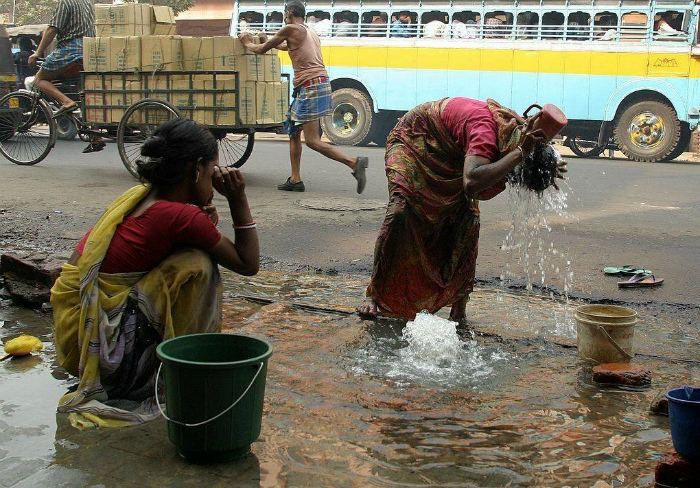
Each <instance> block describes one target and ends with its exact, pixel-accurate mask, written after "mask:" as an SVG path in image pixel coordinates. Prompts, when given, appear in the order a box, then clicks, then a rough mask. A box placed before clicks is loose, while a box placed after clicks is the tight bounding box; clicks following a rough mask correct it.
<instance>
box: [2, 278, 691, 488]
mask: <svg viewBox="0 0 700 488" xmlns="http://www.w3.org/2000/svg"><path fill="white" fill-rule="evenodd" d="M224 278H225V287H226V290H227V298H226V300H225V307H224V324H225V332H236V333H244V334H250V335H253V336H263V337H266V338H268V339H270V340H271V341H272V343H273V345H274V347H275V353H274V355H273V356H272V358H271V361H270V363H269V370H268V380H267V385H268V387H267V393H266V401H265V412H264V420H263V431H262V435H261V439H260V441H259V442H257V443H255V444H254V445H253V453H254V456H252V457H250V458H249V461H245V462H241V463H231V464H226V465H223V466H220V467H217V466H207V467H198V466H190V465H186V464H184V463H183V462H181V461H180V460H178V459H177V456H176V455H175V454H174V448H173V446H172V445H170V443H169V442H168V441H167V438H165V437H164V436H165V423H164V422H156V423H152V424H149V425H148V426H145V427H142V428H139V429H120V430H116V431H109V430H105V431H99V432H95V431H92V432H77V431H74V430H72V429H70V428H69V427H66V425H65V419H64V418H63V417H61V416H58V417H57V416H56V414H55V407H56V402H57V401H58V398H59V397H60V396H61V395H62V394H63V393H64V392H65V391H66V389H67V388H68V386H69V385H70V384H71V381H69V380H67V379H66V377H65V376H63V375H62V374H61V373H60V370H58V369H57V368H56V367H55V365H54V364H53V349H52V346H51V344H50V322H49V319H48V317H47V316H44V315H42V314H36V313H34V312H27V311H22V310H17V309H12V308H10V309H7V308H5V309H0V321H4V322H5V324H4V325H3V326H2V327H0V339H5V338H8V337H13V336H14V335H18V334H19V333H32V334H34V335H38V336H39V337H40V338H41V339H42V340H43V341H45V346H46V349H45V351H43V352H42V353H41V354H40V355H38V359H40V362H36V363H33V364H29V363H27V365H28V366H27V368H26V369H22V370H19V369H13V368H15V366H16V365H18V364H19V363H8V362H4V363H0V391H2V392H3V395H2V402H3V403H0V409H2V411H3V413H4V415H3V417H2V419H0V460H2V458H3V452H11V453H12V454H11V455H12V456H15V457H17V458H22V459H29V460H31V459H43V460H47V462H51V463H53V464H54V465H55V466H59V467H66V468H70V469H72V470H78V471H79V472H80V473H90V475H95V476H97V475H101V474H102V472H103V471H106V470H107V469H111V470H113V471H110V473H111V475H113V476H126V475H128V476H129V479H139V480H142V481H143V483H142V484H143V486H164V485H165V483H164V482H163V480H162V479H159V478H156V477H154V475H153V473H154V472H159V473H160V472H161V471H163V472H167V473H174V474H171V475H170V476H177V477H178V478H179V479H182V480H197V483H199V484H196V485H195V486H209V485H211V486H221V477H222V476H224V477H227V476H233V475H234V474H236V475H240V476H246V478H245V480H246V481H245V483H244V482H242V481H241V482H239V484H240V485H241V486H261V487H276V486H295V487H296V486H299V487H301V486H312V487H315V486H333V487H363V488H364V487H409V486H424V485H433V486H464V487H470V486H484V487H503V486H522V487H526V486H551V487H564V486H582V487H590V486H593V485H594V484H595V483H596V482H598V481H605V482H606V483H608V484H610V485H612V486H630V487H631V486H651V482H652V479H653V477H650V476H652V474H653V470H654V467H655V465H656V463H657V462H658V460H659V459H660V457H661V456H662V455H663V454H664V453H665V452H666V451H667V450H668V449H669V448H670V446H671V442H670V438H669V433H668V421H667V420H666V419H659V418H656V417H650V416H649V415H648V413H647V408H648V405H649V402H650V401H651V400H652V399H653V398H654V396H655V395H656V393H657V390H660V389H665V388H666V387H667V386H668V385H675V384H682V383H687V382H693V379H697V378H698V377H700V367H698V365H695V364H681V363H674V362H672V361H662V360H652V359H648V358H644V357H641V358H638V359H637V362H639V363H640V364H642V365H644V366H645V367H648V368H650V369H652V371H653V373H654V382H655V387H654V389H652V390H649V391H645V392H626V391H625V392H622V391H610V390H604V389H601V388H599V387H597V386H594V385H593V384H592V382H591V380H590V374H589V373H587V372H586V371H585V370H582V365H581V364H580V363H579V361H578V359H577V357H576V351H575V350H574V349H567V348H562V347H559V346H556V345H553V344H551V343H549V342H545V341H542V334H536V333H533V332H532V331H531V330H530V327H529V325H528V318H532V319H533V320H534V321H535V323H537V324H538V325H543V326H547V325H548V324H549V325H550V326H552V330H551V332H550V337H551V338H552V339H556V341H557V342H566V341H567V340H568V341H570V342H571V341H572V338H571V337H570V336H567V335H566V333H564V332H562V330H561V329H560V328H558V327H554V325H553V324H555V323H556V321H555V319H554V318H555V317H556V316H557V315H556V314H558V313H561V311H560V308H559V307H561V306H562V304H560V303H557V302H554V301H552V299H551V298H550V297H547V296H544V297H539V296H536V295H534V294H533V295H531V296H530V297H529V298H528V297H526V296H522V295H519V294H517V293H511V292H507V291H503V290H499V289H488V288H480V289H477V290H476V291H475V293H474V294H473V296H472V300H471V301H470V304H469V305H468V316H469V320H470V324H469V325H470V327H471V329H469V328H468V329H464V328H453V327H452V326H448V325H446V324H445V323H444V322H435V321H434V320H427V321H422V320H418V321H415V322H414V323H413V324H411V325H409V326H408V327H404V326H405V324H404V323H402V322H396V321H376V322H374V321H362V320H360V319H359V318H357V317H355V316H352V315H345V314H341V313H330V312H324V311H322V310H321V308H335V309H338V310H340V311H347V310H349V309H350V308H351V307H352V306H354V305H355V304H356V303H357V302H358V301H359V300H360V299H361V298H362V293H363V291H364V280H363V279H360V278H345V277H342V278H340V277H328V276H324V275H301V274H294V275H281V274H275V273H269V272H264V273H261V274H260V275H258V276H256V277H253V278H243V277H235V276H233V275H231V274H228V273H226V274H224ZM498 294H500V297H501V298H500V300H497V299H496V297H497V296H498ZM239 296H255V297H257V298H258V299H260V300H259V302H252V301H247V300H242V299H240V298H236V297H239ZM260 301H262V302H264V303H260ZM269 302H272V303H269ZM299 304H303V305H305V306H307V308H306V309H302V308H299V307H298V306H297V305H299ZM308 307H316V308H315V309H313V308H308ZM562 320H563V319H562ZM645 321H648V324H649V325H648V326H646V328H645V329H643V330H644V333H643V334H641V342H642V348H645V347H648V348H649V349H650V350H654V351H656V352H661V353H672V352H677V353H679V354H686V353H687V354H691V353H692V354H696V353H695V351H696V347H697V344H696V343H694V342H693V341H692V340H690V341H686V342H685V343H681V344H678V343H671V342H668V343H666V342H665V339H664V338H665V337H672V336H673V337H677V338H678V337H684V336H685V335H690V336H691V337H693V338H696V337H697V332H696V331H694V330H693V328H692V326H691V325H689V324H687V323H681V322H679V321H678V320H677V318H676V317H674V316H673V315H668V314H666V315H663V314H659V315H658V316H656V317H652V316H645V314H642V322H643V323H644V322H645ZM474 329H475V330H477V331H482V332H485V333H486V334H487V335H480V334H479V333H474V332H473V330H474ZM491 333H498V334H499V335H500V336H501V337H497V336H490V335H488V334H491ZM674 334H675V336H674ZM660 338H661V339H660ZM5 412H7V413H5ZM125 463H126V464H125ZM124 465H128V466H129V470H127V471H128V473H125V474H122V475H120V474H119V473H124V471H125V470H124V469H123V467H124ZM159 470H160V471H159ZM251 471H253V473H252V475H251ZM241 479H243V478H241ZM217 483H219V484H218V485H217ZM76 486H78V485H76ZM106 486H119V484H114V485H110V484H106Z"/></svg>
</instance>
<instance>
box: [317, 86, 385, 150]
mask: <svg viewBox="0 0 700 488" xmlns="http://www.w3.org/2000/svg"><path fill="white" fill-rule="evenodd" d="M331 107H332V112H331V114H330V115H328V116H327V117H324V118H322V119H321V128H322V129H323V133H324V134H326V137H328V139H330V140H331V142H333V143H334V144H338V145H340V146H357V145H362V144H368V143H369V142H370V141H371V134H370V132H371V129H372V123H373V122H374V112H373V111H372V101H371V100H370V98H369V97H368V96H367V94H366V93H364V92H361V91H360V90H356V89H354V88H341V89H339V90H336V91H334V92H333V102H332V103H331Z"/></svg>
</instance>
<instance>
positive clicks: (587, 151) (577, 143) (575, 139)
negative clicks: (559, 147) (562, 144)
mask: <svg viewBox="0 0 700 488" xmlns="http://www.w3.org/2000/svg"><path fill="white" fill-rule="evenodd" d="M566 144H567V145H568V146H569V149H571V152H573V153H574V154H575V155H576V156H578V157H580V158H597V157H598V156H600V153H602V152H603V151H604V150H605V146H599V145H598V141H595V140H590V138H583V137H580V136H572V137H569V138H568V139H567V140H566Z"/></svg>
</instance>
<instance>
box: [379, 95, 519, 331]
mask: <svg viewBox="0 0 700 488" xmlns="http://www.w3.org/2000/svg"><path fill="white" fill-rule="evenodd" d="M443 101H444V100H438V101H434V102H428V103H424V104H422V105H419V106H418V107H416V108H414V109H413V110H411V111H410V112H408V113H407V114H406V115H405V116H404V117H403V118H402V119H401V120H400V121H399V122H398V124H397V125H396V127H394V129H393V130H392V131H391V133H390V134H389V137H388V140H387V148H386V174H387V178H388V180H389V204H388V207H387V212H386V217H385V220H384V223H383V224H382V227H381V229H380V231H379V237H378V238H377V242H376V245H375V250H374V268H373V271H372V280H371V282H370V285H369V287H368V288H367V296H368V297H369V298H371V299H373V300H374V301H375V302H376V303H377V306H378V307H379V310H380V312H381V313H385V314H388V315H396V316H400V317H404V318H407V319H413V318H414V317H415V315H416V313H418V312H420V311H422V310H427V311H428V312H430V313H435V312H437V311H438V310H440V309H441V308H442V307H444V306H446V305H451V304H453V303H455V302H457V301H459V300H461V299H463V298H468V297H469V294H470V293H471V292H472V291H473V288H474V274H475V268H476V258H477V254H478V249H479V226H480V222H479V204H478V200H479V199H488V198H492V197H493V196H495V195H496V194H497V193H498V192H500V191H502V188H503V187H501V188H500V189H495V190H494V188H490V189H487V190H484V191H483V192H482V194H480V195H478V196H477V198H468V197H467V196H466V195H465V193H464V183H463V171H464V158H465V152H464V150H463V149H462V148H460V147H458V146H457V145H456V143H455V142H454V138H453V137H452V135H451V134H450V132H449V130H448V129H447V128H446V127H445V125H444V123H443V122H442V119H441V115H440V113H441V112H440V107H441V105H442V102H443ZM487 103H488V107H489V109H490V110H491V113H492V114H493V116H494V120H495V121H496V125H497V127H498V134H497V140H498V150H499V152H500V154H501V155H503V154H505V153H507V152H509V151H511V150H513V149H514V148H515V146H516V145H517V144H518V143H519V141H520V134H521V129H522V126H523V122H524V120H523V119H522V118H521V117H519V116H518V115H517V114H516V113H515V112H513V111H511V110H509V109H506V108H504V107H501V106H500V105H499V104H498V103H496V102H495V101H493V100H488V102H487Z"/></svg>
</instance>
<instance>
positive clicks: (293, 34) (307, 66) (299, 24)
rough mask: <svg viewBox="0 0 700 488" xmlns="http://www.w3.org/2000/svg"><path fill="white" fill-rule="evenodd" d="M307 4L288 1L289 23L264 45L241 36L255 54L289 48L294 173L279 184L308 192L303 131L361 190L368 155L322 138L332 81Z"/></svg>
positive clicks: (287, 125)
mask: <svg viewBox="0 0 700 488" xmlns="http://www.w3.org/2000/svg"><path fill="white" fill-rule="evenodd" d="M305 15H306V9H305V8H304V4H303V3H301V2H300V1H298V0H294V1H292V2H289V3H288V4H287V7H286V9H285V12H284V22H285V23H286V24H287V25H285V26H284V27H282V29H280V30H279V31H278V32H277V34H275V35H274V36H272V37H271V38H270V39H264V42H263V43H262V44H253V39H252V38H251V37H250V36H247V35H241V36H239V37H240V39H241V41H242V42H243V45H244V46H245V47H246V48H248V49H250V50H251V51H253V52H254V53H256V54H265V53H266V52H268V51H269V50H270V49H273V48H277V49H280V50H282V51H288V52H289V57H290V59H291V61H292V68H293V69H294V82H293V85H294V92H293V93H292V105H291V106H290V107H289V112H288V113H287V122H286V123H285V128H286V129H287V133H288V134H289V156H290V160H291V165H292V175H291V176H290V177H289V178H287V181H285V182H284V183H282V184H281V185H279V186H278V187H277V189H278V190H283V191H299V192H302V191H305V187H304V182H303V181H302V180H301V151H302V146H301V132H302V131H303V132H304V139H305V140H306V146H307V147H308V148H309V149H312V150H314V151H317V152H319V153H321V154H323V155H324V156H326V157H327V158H330V159H333V160H335V161H338V162H340V163H343V164H344V165H346V166H347V167H348V168H350V169H351V170H352V175H353V176H354V177H355V179H356V180H357V193H362V192H363V191H364V189H365V185H366V183H367V176H366V169H367V166H368V164H369V160H368V159H367V158H366V157H357V158H352V157H350V156H347V155H345V154H344V153H342V152H340V151H339V150H338V149H336V148H335V147H333V146H331V145H330V144H328V143H327V142H325V141H323V140H322V139H321V136H320V133H321V124H320V120H321V117H324V116H326V115H329V114H330V113H331V112H332V107H331V103H332V100H331V84H330V82H329V80H328V72H327V71H326V67H325V66H324V64H323V55H322V53H321V41H320V39H319V38H318V35H316V33H315V32H314V31H313V29H311V28H310V27H309V26H308V25H306V24H305V23H304V17H305Z"/></svg>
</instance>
